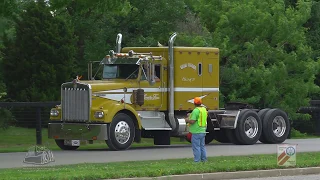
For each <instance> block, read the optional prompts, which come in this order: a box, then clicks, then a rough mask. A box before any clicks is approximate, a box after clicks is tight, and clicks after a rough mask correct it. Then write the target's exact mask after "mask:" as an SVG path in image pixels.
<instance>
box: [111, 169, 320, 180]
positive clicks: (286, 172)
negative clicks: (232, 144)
mask: <svg viewBox="0 0 320 180" xmlns="http://www.w3.org/2000/svg"><path fill="white" fill-rule="evenodd" d="M308 174H320V167H310V168H290V169H271V170H257V171H237V172H217V173H205V174H185V175H171V176H161V177H143V178H122V179H113V180H220V179H241V178H259V177H277V176H295V175H308Z"/></svg>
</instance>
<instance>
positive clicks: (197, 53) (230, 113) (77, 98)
mask: <svg viewBox="0 0 320 180" xmlns="http://www.w3.org/2000/svg"><path fill="white" fill-rule="evenodd" d="M176 36H177V33H173V34H172V35H171V36H170V37H169V41H168V46H160V47H124V48H122V47H121V41H122V34H120V33H119V34H118V35H117V38H116V46H115V47H116V50H115V51H113V50H110V51H109V53H107V55H106V56H105V57H104V58H103V59H102V60H101V61H98V62H99V66H100V69H101V71H102V74H101V78H100V79H99V80H95V78H94V77H92V65H93V63H94V62H90V63H89V64H88V79H87V80H81V79H79V77H78V76H77V77H76V78H75V79H74V80H73V81H71V82H65V83H63V84H62V85H61V104H59V105H57V106H56V107H54V108H52V109H51V112H50V121H49V123H48V137H49V138H50V139H54V140H55V142H56V144H57V145H58V146H59V147H60V148H61V149H63V150H75V149H77V148H78V147H79V146H80V145H81V144H82V143H83V142H85V143H89V144H92V143H93V142H94V141H95V140H102V141H105V142H106V144H107V145H108V147H109V148H110V149H111V150H126V149H128V148H129V147H130V146H131V145H132V143H133V142H140V141H141V138H153V140H154V144H155V145H170V137H186V135H187V134H188V129H189V128H188V125H187V124H186V123H185V118H186V116H187V114H188V113H189V112H191V111H192V110H193V108H194V104H193V98H194V97H200V98H202V102H203V104H202V106H204V107H206V108H207V110H208V119H207V122H208V125H207V134H206V138H205V141H206V144H208V143H210V142H212V141H213V140H214V139H215V140H216V141H218V142H221V143H233V144H238V145H252V144H255V143H257V142H258V141H260V142H262V143H270V144H271V143H282V142H283V141H285V140H286V138H287V137H288V134H289V131H290V124H289V121H288V117H287V114H286V113H285V112H284V111H282V110H281V109H278V108H265V109H254V108H253V107H252V106H250V105H248V104H246V103H237V102H230V103H227V104H226V106H224V108H219V53H220V52H219V49H218V48H212V47H179V46H174V41H175V39H176Z"/></svg>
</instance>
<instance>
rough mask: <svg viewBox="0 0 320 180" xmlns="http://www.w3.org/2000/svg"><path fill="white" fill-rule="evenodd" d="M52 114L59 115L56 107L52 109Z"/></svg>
mask: <svg viewBox="0 0 320 180" xmlns="http://www.w3.org/2000/svg"><path fill="white" fill-rule="evenodd" d="M50 115H51V116H59V111H58V110H56V109H51V111H50Z"/></svg>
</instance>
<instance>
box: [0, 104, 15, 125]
mask: <svg viewBox="0 0 320 180" xmlns="http://www.w3.org/2000/svg"><path fill="white" fill-rule="evenodd" d="M14 121H15V119H14V117H13V115H12V113H11V111H9V110H8V109H4V108H0V128H1V129H8V128H9V126H10V125H12V123H13V122H14Z"/></svg>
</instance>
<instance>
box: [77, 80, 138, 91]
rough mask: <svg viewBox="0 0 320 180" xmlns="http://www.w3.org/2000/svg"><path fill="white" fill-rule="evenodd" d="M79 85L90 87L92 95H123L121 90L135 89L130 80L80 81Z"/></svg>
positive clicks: (133, 83)
mask: <svg viewBox="0 0 320 180" xmlns="http://www.w3.org/2000/svg"><path fill="white" fill-rule="evenodd" d="M80 83H83V84H88V85H90V86H91V90H92V93H117V92H118V93H123V88H125V87H126V88H127V89H129V88H133V87H135V84H136V83H135V82H133V81H132V80H127V81H125V80H117V81H110V80H108V81H104V80H94V81H80Z"/></svg>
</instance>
